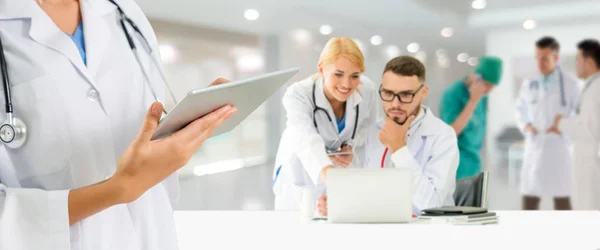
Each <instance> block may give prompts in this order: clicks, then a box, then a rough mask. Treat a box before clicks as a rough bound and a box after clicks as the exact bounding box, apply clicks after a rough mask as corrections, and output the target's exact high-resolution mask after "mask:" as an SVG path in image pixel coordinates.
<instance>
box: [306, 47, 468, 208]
mask: <svg viewBox="0 0 600 250" xmlns="http://www.w3.org/2000/svg"><path fill="white" fill-rule="evenodd" d="M428 91H429V88H428V87H427V86H426V85H425V66H424V65H423V64H422V63H421V62H419V60H417V59H415V58H413V57H409V56H400V57H397V58H394V59H392V60H391V61H389V62H388V63H387V65H386V67H385V70H384V71H383V82H382V84H381V86H380V88H379V96H380V98H381V100H382V102H383V108H384V112H385V118H384V120H382V121H379V122H378V123H376V124H374V125H373V126H372V127H371V129H370V130H369V131H368V134H367V137H366V142H365V157H364V158H365V160H364V166H363V167H365V168H407V169H410V170H412V173H413V175H412V177H413V178H412V185H413V213H414V214H416V215H418V214H420V213H421V211H422V210H423V209H427V208H433V207H440V206H453V205H454V200H453V198H452V195H453V194H454V189H455V178H456V177H455V176H456V168H457V166H458V157H459V155H458V146H457V139H456V134H455V133H454V130H452V128H451V127H450V126H448V125H447V124H446V123H444V122H443V121H442V120H440V119H439V118H437V117H435V115H434V114H433V112H432V111H431V109H429V108H428V107H426V106H424V105H422V103H423V101H424V100H425V98H426V97H427V92H428ZM317 208H318V210H319V213H320V214H321V215H323V216H326V215H327V197H326V196H324V195H323V196H321V197H320V198H319V200H318V202H317Z"/></svg>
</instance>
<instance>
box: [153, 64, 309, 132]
mask: <svg viewBox="0 0 600 250" xmlns="http://www.w3.org/2000/svg"><path fill="white" fill-rule="evenodd" d="M298 71H299V69H298V68H291V69H286V70H281V71H277V72H273V73H268V74H265V75H261V76H257V77H252V78H248V79H245V80H240V81H233V82H230V83H225V84H220V85H217V86H211V87H207V88H203V89H197V90H192V91H190V92H189V93H188V94H187V95H186V96H185V98H183V100H181V101H180V102H179V103H177V105H175V107H174V108H173V110H171V112H169V114H168V115H166V116H164V117H163V118H162V119H161V120H160V123H159V124H158V127H157V128H156V131H155V132H154V135H153V136H152V139H153V140H155V139H160V138H163V137H165V136H168V135H170V134H172V133H174V132H176V131H178V130H180V129H182V128H184V127H185V126H186V125H188V124H190V123H191V122H193V121H194V120H196V119H198V118H201V117H203V116H204V115H207V114H209V113H210V112H212V111H214V110H216V109H218V108H220V107H223V106H225V105H227V104H229V105H232V106H234V107H236V108H237V109H238V112H237V113H236V114H234V115H233V116H232V117H231V118H229V119H228V120H227V121H225V122H224V123H223V124H222V125H221V126H220V127H218V128H217V129H216V130H215V132H214V133H213V135H212V136H217V135H220V134H223V133H226V132H229V131H231V130H233V129H234V128H235V127H237V125H238V124H240V123H241V122H242V121H243V120H244V119H246V117H248V115H250V114H251V113H252V112H253V111H254V110H256V108H258V106H260V105H261V104H262V103H264V102H265V101H266V100H267V99H269V97H271V96H272V95H273V94H274V93H275V92H277V90H279V89H280V88H281V86H283V85H284V84H285V83H286V82H288V81H289V80H290V78H292V77H293V76H294V75H296V74H297V73H298ZM212 136H211V137H212Z"/></svg>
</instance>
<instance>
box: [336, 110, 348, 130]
mask: <svg viewBox="0 0 600 250" xmlns="http://www.w3.org/2000/svg"><path fill="white" fill-rule="evenodd" d="M335 121H336V122H337V126H338V134H340V133H342V131H344V128H346V113H345V112H344V117H342V120H341V121H340V120H338V119H337V116H336V117H335Z"/></svg>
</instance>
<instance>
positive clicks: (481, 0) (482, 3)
mask: <svg viewBox="0 0 600 250" xmlns="http://www.w3.org/2000/svg"><path fill="white" fill-rule="evenodd" d="M486 6H487V2H486V0H474V1H473V2H472V3H471V7H473V9H476V10H481V9H485V7H486Z"/></svg>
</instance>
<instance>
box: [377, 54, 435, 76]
mask: <svg viewBox="0 0 600 250" xmlns="http://www.w3.org/2000/svg"><path fill="white" fill-rule="evenodd" d="M388 71H391V72H393V73H394V74H396V75H401V76H417V77H418V78H419V80H420V81H421V82H425V73H426V71H425V65H423V64H422V63H421V62H420V61H419V60H417V59H416V58H414V57H412V56H399V57H396V58H394V59H392V60H390V61H389V62H388V63H387V64H386V65H385V69H384V70H383V74H385V73H387V72H388Z"/></svg>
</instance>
